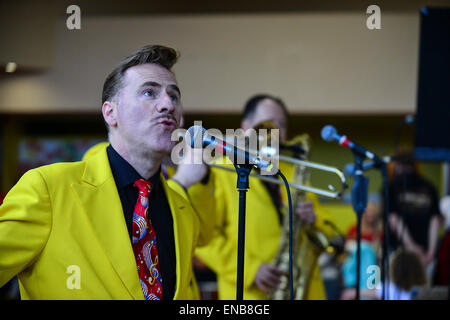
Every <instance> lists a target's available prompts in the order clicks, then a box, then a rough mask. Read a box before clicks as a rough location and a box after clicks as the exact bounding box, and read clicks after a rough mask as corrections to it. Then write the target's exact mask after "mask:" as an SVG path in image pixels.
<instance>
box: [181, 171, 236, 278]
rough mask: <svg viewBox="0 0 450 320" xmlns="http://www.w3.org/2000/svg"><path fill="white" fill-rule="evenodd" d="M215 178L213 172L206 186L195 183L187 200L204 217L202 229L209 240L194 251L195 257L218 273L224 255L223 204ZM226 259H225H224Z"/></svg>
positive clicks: (225, 242)
mask: <svg viewBox="0 0 450 320" xmlns="http://www.w3.org/2000/svg"><path fill="white" fill-rule="evenodd" d="M217 182H218V181H217V176H216V174H215V172H214V170H211V171H210V174H209V179H208V182H207V183H206V184H203V183H197V184H195V185H193V186H191V187H190V188H189V198H190V199H191V203H192V205H193V207H194V208H195V210H196V211H198V212H199V213H200V215H201V216H203V217H204V219H205V220H208V222H207V224H206V225H207V228H205V229H202V232H203V233H206V234H208V235H207V237H208V238H210V239H211V241H210V242H209V243H207V245H204V246H201V248H198V249H197V250H196V255H197V256H198V257H199V258H200V259H201V260H202V261H203V262H204V263H206V265H208V267H209V268H211V269H212V270H214V271H215V272H218V271H219V270H218V268H219V267H220V266H222V267H223V263H222V262H221V261H223V259H224V258H223V256H224V254H225V255H226V250H225V248H226V244H227V241H226V235H225V203H224V198H223V196H222V195H221V192H222V190H221V188H220V186H218V185H217ZM225 259H226V258H225Z"/></svg>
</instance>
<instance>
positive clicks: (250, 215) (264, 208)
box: [179, 95, 333, 299]
mask: <svg viewBox="0 0 450 320" xmlns="http://www.w3.org/2000/svg"><path fill="white" fill-rule="evenodd" d="M286 120H287V111H286V107H285V106H284V104H283V102H282V101H281V100H280V99H277V98H275V97H272V96H269V95H258V96H255V97H253V98H251V99H249V101H248V103H247V105H246V107H245V110H244V115H243V120H242V126H241V127H242V129H244V130H247V129H249V128H253V127H254V126H255V125H256V124H258V123H260V122H262V121H272V122H273V123H275V125H276V126H277V127H278V128H279V129H280V138H281V139H282V140H284V139H285V138H286ZM231 168H233V167H232V166H231ZM179 169H181V170H183V168H182V167H181V168H180V167H179ZM280 170H281V171H282V172H283V173H284V174H285V175H286V177H287V178H288V179H289V177H290V176H292V173H293V168H292V167H283V166H282V164H281V163H280ZM200 176H201V175H200ZM180 180H181V178H180ZM236 181H237V177H236V173H234V172H229V171H226V170H222V169H217V168H211V169H210V171H209V177H208V182H207V183H206V184H202V183H197V184H194V185H192V186H191V187H190V188H189V189H188V193H189V196H190V200H191V203H192V204H193V206H194V207H195V208H196V209H197V211H206V212H213V211H215V213H216V218H217V220H216V225H215V229H214V231H213V232H214V233H215V236H214V239H213V240H212V241H211V242H210V243H209V245H207V246H206V247H203V248H199V249H198V250H196V255H197V256H198V257H199V258H200V259H201V260H202V261H203V262H205V263H206V265H207V266H208V267H210V268H211V269H212V270H213V271H214V272H215V273H216V275H217V281H218V296H219V299H235V298H236V284H237V277H236V275H237V249H238V248H237V240H238V212H239V206H238V204H239V193H238V192H237V190H236ZM188 185H189V183H188ZM249 185H250V188H249V191H248V192H247V206H246V233H245V258H244V262H245V263H244V264H245V267H244V299H267V292H268V291H269V290H270V289H272V288H274V287H276V286H277V285H279V281H280V280H279V276H280V273H281V270H279V269H278V268H277V267H276V266H274V265H272V262H273V259H274V257H275V255H276V253H277V251H278V248H279V242H280V237H281V229H282V223H281V220H282V219H283V217H284V215H285V213H286V210H282V209H281V210H279V209H280V207H281V206H283V205H282V204H281V203H277V202H276V200H277V199H276V197H277V195H276V194H275V195H273V196H272V195H271V192H270V187H269V186H268V185H265V184H264V183H263V182H262V181H261V180H259V179H257V178H254V177H250V181H249ZM280 190H283V188H281V189H280ZM281 194H282V201H283V202H284V203H285V204H286V203H287V202H286V198H287V194H286V193H285V192H283V191H282V192H281ZM284 207H285V208H287V205H284ZM295 214H299V215H300V217H301V218H302V220H303V221H304V223H309V224H314V225H315V226H316V227H317V228H318V229H319V230H321V231H322V232H324V233H325V234H326V235H330V234H332V233H333V230H332V229H331V227H329V226H328V224H327V222H329V221H332V217H331V215H330V214H328V213H327V212H326V211H325V210H323V209H321V208H320V205H319V203H318V201H317V198H316V197H315V196H314V195H312V194H307V201H305V202H304V203H302V204H300V205H299V206H298V210H297V212H296V213H295ZM310 283H311V284H310V286H309V290H308V292H307V293H306V298H307V299H326V293H325V289H324V286H323V282H322V279H321V276H320V269H319V266H318V265H315V267H314V270H313V272H312V276H311V279H310Z"/></svg>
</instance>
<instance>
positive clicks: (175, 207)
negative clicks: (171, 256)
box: [161, 174, 190, 300]
mask: <svg viewBox="0 0 450 320" xmlns="http://www.w3.org/2000/svg"><path fill="white" fill-rule="evenodd" d="M161 181H162V184H163V187H164V191H165V193H166V196H167V201H168V202H169V207H170V211H171V212H172V219H173V234H174V241H175V256H176V273H177V274H176V286H175V293H174V300H176V299H177V298H178V295H179V294H180V287H181V274H182V272H188V270H182V262H183V261H186V260H185V259H186V258H185V257H184V254H186V251H188V250H186V248H185V247H183V249H180V248H182V244H181V241H180V240H181V239H184V241H187V239H185V238H184V237H183V236H182V234H181V233H182V232H183V228H181V225H180V222H181V221H180V220H181V218H182V217H181V215H182V214H183V209H184V208H185V207H184V204H183V201H177V197H178V196H179V195H178V194H177V193H176V192H175V191H173V190H172V189H171V188H170V187H169V186H168V185H167V182H166V180H165V178H164V176H163V175H162V174H161ZM179 197H180V198H181V196H179ZM189 252H190V250H189Z"/></svg>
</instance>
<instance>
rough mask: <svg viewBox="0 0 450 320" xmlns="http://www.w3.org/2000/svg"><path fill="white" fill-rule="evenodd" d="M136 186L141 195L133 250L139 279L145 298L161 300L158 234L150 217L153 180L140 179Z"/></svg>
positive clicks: (136, 212) (134, 220) (138, 203)
mask: <svg viewBox="0 0 450 320" xmlns="http://www.w3.org/2000/svg"><path fill="white" fill-rule="evenodd" d="M134 186H135V187H136V188H138V190H139V196H138V199H137V202H136V206H135V207H134V213H133V251H134V256H135V257H136V263H137V269H138V273H139V280H140V281H141V286H142V291H143V292H144V297H145V300H161V299H162V296H163V291H162V277H161V270H160V267H159V258H158V248H157V247H156V234H155V230H153V226H152V223H151V221H150V218H149V217H148V196H149V194H150V191H151V190H152V184H151V182H149V181H147V180H144V179H140V180H136V182H135V183H134Z"/></svg>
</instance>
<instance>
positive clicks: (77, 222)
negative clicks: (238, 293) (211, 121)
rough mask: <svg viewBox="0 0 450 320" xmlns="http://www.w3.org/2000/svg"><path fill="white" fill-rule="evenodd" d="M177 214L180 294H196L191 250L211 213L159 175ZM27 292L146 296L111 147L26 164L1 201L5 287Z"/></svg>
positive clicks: (201, 240) (34, 295)
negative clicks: (68, 159)
mask: <svg viewBox="0 0 450 320" xmlns="http://www.w3.org/2000/svg"><path fill="white" fill-rule="evenodd" d="M161 180H162V182H163V186H164V190H165V192H166V195H167V199H168V202H169V206H170V209H171V212H172V217H173V227H174V238H175V239H174V241H175V252H176V291H175V295H174V299H193V298H196V297H197V294H196V292H194V290H193V287H194V286H193V285H192V279H193V277H194V275H193V273H192V256H193V253H194V249H195V247H196V246H197V245H202V244H205V243H207V241H208V238H209V236H210V234H208V233H200V225H202V228H206V229H207V228H210V226H209V227H208V223H209V222H210V221H211V219H207V218H202V217H201V216H199V215H197V213H196V212H195V211H194V210H193V208H192V206H191V205H190V203H189V201H188V200H187V195H186V193H185V192H184V190H183V189H182V187H181V186H179V185H178V184H177V183H176V182H174V181H170V180H169V181H167V182H166V181H165V180H164V178H163V177H161ZM14 275H18V278H19V285H20V291H21V297H22V299H144V296H143V293H142V288H141V285H140V282H139V277H138V273H137V268H136V262H135V257H134V254H133V250H132V246H131V241H130V239H129V235H128V231H127V227H126V224H125V219H124V214H123V210H122V205H121V202H120V198H119V195H118V192H117V188H116V185H115V181H114V177H113V175H112V172H111V169H110V165H109V161H108V158H107V154H106V146H105V147H104V148H103V149H102V150H101V151H99V152H98V153H96V154H95V155H93V156H92V157H89V158H88V159H86V160H85V161H80V162H74V163H58V164H53V165H48V166H43V167H40V168H37V169H33V170H30V171H28V172H27V173H25V174H24V175H23V177H22V178H21V179H20V181H19V182H18V183H17V184H16V185H15V186H14V187H13V188H12V189H11V190H10V192H9V193H8V195H7V196H6V198H5V199H4V203H3V205H1V206H0V286H2V285H3V284H5V283H6V282H7V281H9V279H11V278H12V277H13V276H14Z"/></svg>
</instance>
